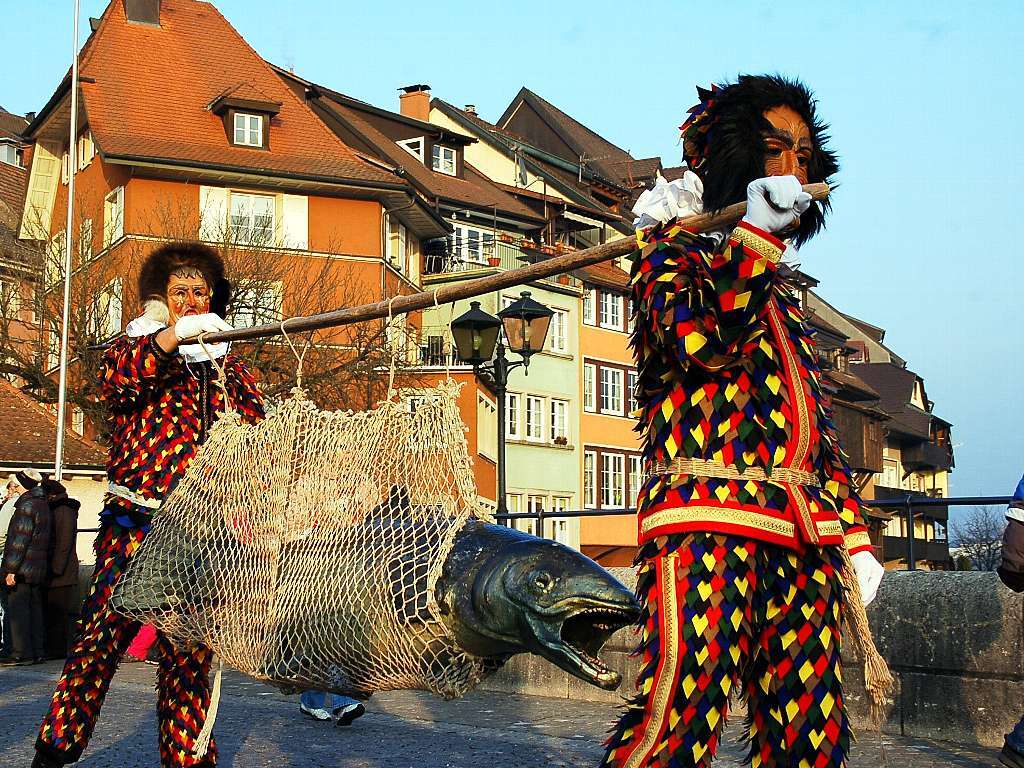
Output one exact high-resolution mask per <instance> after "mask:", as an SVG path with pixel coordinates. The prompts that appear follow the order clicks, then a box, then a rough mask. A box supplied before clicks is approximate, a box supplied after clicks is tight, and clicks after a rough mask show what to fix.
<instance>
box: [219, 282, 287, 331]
mask: <svg viewBox="0 0 1024 768" xmlns="http://www.w3.org/2000/svg"><path fill="white" fill-rule="evenodd" d="M283 304H284V283H283V282H282V281H280V280H244V279H243V280H239V281H238V288H237V290H236V292H235V295H234V298H233V299H232V301H231V320H230V322H231V325H234V326H236V327H238V328H252V327H253V326H254V325H263V324H265V323H279V322H281V318H282V317H283V314H282V311H283Z"/></svg>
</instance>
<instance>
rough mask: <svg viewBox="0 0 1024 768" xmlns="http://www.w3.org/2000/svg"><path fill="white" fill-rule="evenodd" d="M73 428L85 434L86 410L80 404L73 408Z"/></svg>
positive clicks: (77, 432) (80, 433)
mask: <svg viewBox="0 0 1024 768" xmlns="http://www.w3.org/2000/svg"><path fill="white" fill-rule="evenodd" d="M71 429H72V430H74V431H75V433H76V434H79V435H84V434H85V411H83V410H82V409H81V408H79V407H78V406H75V407H73V408H72V409H71Z"/></svg>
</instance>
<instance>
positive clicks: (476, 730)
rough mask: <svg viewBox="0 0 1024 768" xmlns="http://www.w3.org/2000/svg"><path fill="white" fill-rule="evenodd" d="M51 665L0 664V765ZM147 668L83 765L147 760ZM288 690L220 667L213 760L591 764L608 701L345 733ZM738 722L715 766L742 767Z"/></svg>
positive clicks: (871, 758)
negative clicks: (303, 711)
mask: <svg viewBox="0 0 1024 768" xmlns="http://www.w3.org/2000/svg"><path fill="white" fill-rule="evenodd" d="M59 673H60V665H59V664H58V663H56V662H50V663H48V664H46V665H43V666H36V667H15V668H10V667H8V668H3V669H0V768H28V765H29V763H30V762H31V757H32V745H33V744H34V742H35V733H36V729H37V727H38V725H39V719H40V718H41V716H42V714H43V712H44V711H45V709H46V706H47V704H48V703H49V698H50V695H51V693H52V691H53V683H54V681H55V680H56V678H57V676H58V674H59ZM154 681H155V669H154V668H153V667H151V666H146V665H143V664H126V665H124V666H123V667H122V668H121V670H120V671H119V672H118V675H117V677H116V678H115V679H114V683H113V686H112V687H111V691H110V695H109V696H108V697H107V701H106V704H105V705H104V707H103V713H102V715H101V717H100V721H99V725H98V727H97V729H96V733H95V734H94V737H93V740H92V743H91V744H90V745H89V749H88V750H87V751H86V754H85V757H83V759H82V760H81V761H80V762H79V763H78V765H80V766H82V767H83V768H131V767H133V766H147V767H150V766H156V765H157V764H158V763H157V750H156V724H155V717H154V702H155V698H156V694H155V692H154V690H153V685H154ZM297 698H298V697H296V696H284V695H282V694H280V693H278V692H277V691H276V690H275V689H273V688H269V687H267V686H265V685H262V684H260V683H256V682H254V681H252V680H250V679H249V678H246V677H243V676H241V675H239V674H236V673H226V674H225V676H224V689H223V694H222V699H221V704H220V712H219V714H218V716H217V727H216V731H215V733H216V735H217V742H218V744H219V745H220V755H221V760H220V765H222V766H238V768H262V767H263V766H275V767H276V766H302V767H303V768H318V767H319V766H325V767H326V766H330V767H331V768H384V766H387V768H406V767H408V768H413V767H415V768H480V767H483V768H541V767H543V766H552V767H553V768H560V767H564V766H593V765H595V764H596V763H597V760H598V759H599V757H600V755H601V746H600V744H601V742H602V740H603V738H604V734H605V732H606V731H607V729H608V727H609V726H610V724H611V721H612V720H613V719H614V717H615V711H614V709H612V708H609V707H608V706H607V705H602V704H593V703H587V702H572V701H566V700H564V699H546V698H539V697H531V696H509V695H503V694H496V693H486V692H475V693H472V694H470V695H469V696H467V697H466V698H464V699H460V700H458V701H450V702H445V701H441V700H440V699H436V698H434V697H432V696H429V695H427V694H423V693H419V692H409V691H401V692H389V693H384V694H378V695H376V696H374V697H373V698H372V699H371V701H370V703H369V705H368V707H367V709H368V711H367V714H366V716H365V717H363V718H362V719H360V720H357V721H356V722H355V723H354V724H353V725H352V726H351V727H349V728H335V727H333V726H331V725H329V724H327V723H319V722H315V721H313V720H310V719H308V718H306V717H303V716H302V715H300V713H299V711H298V704H297ZM740 721H741V718H734V720H733V723H732V724H731V725H730V727H729V728H728V730H727V733H726V739H725V746H724V747H723V749H722V752H721V755H720V759H719V760H718V761H717V762H716V763H715V766H716V768H738V767H739V766H740V765H741V758H742V754H743V749H742V747H741V746H740V745H739V744H738V740H739V738H740V736H741V731H742V728H741V725H740ZM997 764H998V760H997V758H996V752H995V750H987V749H982V748H976V747H965V746H958V745H955V744H950V743H947V742H931V741H922V740H913V739H905V738H898V737H892V736H879V735H878V734H874V733H863V734H861V736H860V738H859V741H858V742H857V744H856V745H855V751H854V756H853V759H852V761H851V765H850V768H885V767H887V766H893V767H894V768H895V767H896V766H899V767H900V768H904V767H906V768H939V767H940V766H941V767H942V768H948V767H950V766H952V767H954V768H992V766H996V765H997Z"/></svg>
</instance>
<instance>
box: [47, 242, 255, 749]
mask: <svg viewBox="0 0 1024 768" xmlns="http://www.w3.org/2000/svg"><path fill="white" fill-rule="evenodd" d="M229 297H230V287H229V285H228V283H227V280H225V278H224V264H223V262H222V261H221V258H220V256H218V255H217V253H216V252H214V251H213V250H212V249H210V248H209V247H207V246H205V245H201V244H199V243H170V244H168V245H165V246H162V247H160V248H159V249H157V250H156V251H154V252H153V253H152V254H151V255H150V256H149V257H148V258H147V260H146V261H145V263H144V264H143V265H142V269H141V271H140V273H139V300H140V301H141V302H143V303H144V306H145V314H144V315H143V316H141V317H138V318H136V319H135V320H133V321H132V322H131V323H129V324H128V328H127V330H126V332H125V335H124V336H121V337H120V338H118V339H117V340H115V341H114V342H113V344H112V345H111V346H110V347H109V348H108V349H107V351H106V352H105V354H104V355H103V360H102V363H101V366H100V378H101V383H100V397H101V399H102V401H103V403H104V405H105V406H106V409H107V414H108V418H109V421H110V453H109V456H108V459H107V478H108V480H109V483H108V489H107V495H106V498H105V499H104V507H103V511H102V512H101V513H100V531H99V534H98V536H97V538H96V545H95V547H96V569H95V571H94V573H93V577H92V585H91V587H90V590H89V594H88V597H86V599H85V604H84V605H83V607H82V619H81V626H80V630H79V633H78V636H77V637H76V639H75V641H74V643H73V644H72V646H71V649H70V650H69V651H68V657H67V661H66V662H65V664H64V671H63V673H62V674H61V677H60V680H58V681H57V688H56V690H55V691H54V694H53V700H52V702H51V704H50V709H49V711H48V712H47V714H46V717H45V718H44V720H43V724H42V726H41V728H40V730H39V738H38V739H37V741H36V757H35V760H34V762H33V763H32V765H33V768H48V767H49V766H59V765H66V764H68V763H73V762H75V761H77V760H78V758H79V757H81V755H82V752H83V750H84V749H85V747H86V745H87V744H88V742H89V738H90V736H91V735H92V731H93V728H94V727H95V725H96V719H97V718H98V717H99V711H100V706H101V705H102V704H103V699H104V697H105V696H106V693H107V688H108V687H109V685H110V681H111V678H113V676H114V672H115V671H116V670H117V665H118V664H119V663H120V660H121V657H122V655H123V654H124V652H125V650H126V649H127V647H128V644H129V643H130V642H131V640H132V638H133V637H134V636H135V633H136V631H138V629H139V623H138V622H135V621H129V620H128V619H126V618H124V617H123V616H120V615H119V614H116V613H114V612H113V611H112V610H111V609H110V608H109V606H108V601H109V599H110V595H111V592H112V591H113V589H114V586H115V585H116V584H117V580H118V579H119V578H120V577H121V575H122V574H123V573H124V571H125V568H126V567H127V565H128V562H129V561H130V560H131V557H132V555H133V554H134V553H135V551H136V550H137V549H138V548H139V545H140V544H141V543H142V540H143V538H144V537H145V536H146V533H147V532H148V531H149V529H150V524H151V520H152V515H153V512H154V510H155V509H156V508H157V507H158V506H159V505H160V501H161V500H162V499H163V498H164V497H165V495H166V494H167V493H168V492H169V490H170V489H171V488H172V487H173V484H174V482H175V481H176V480H177V479H178V478H179V477H181V475H182V474H183V473H184V471H185V468H186V467H187V466H188V463H189V461H190V460H191V459H192V457H193V455H194V454H195V452H196V450H197V449H198V447H199V445H200V444H201V443H202V442H203V441H204V440H205V439H206V435H207V433H208V431H209V429H210V426H211V425H212V422H213V419H214V418H215V416H216V415H217V414H218V413H220V412H222V411H223V410H224V392H223V391H222V390H221V387H220V386H219V384H221V383H223V384H224V387H225V389H226V390H227V393H228V395H229V402H230V404H231V407H232V408H234V409H235V410H236V411H238V413H239V414H240V415H241V417H242V419H243V420H244V421H246V422H248V423H254V422H256V421H258V420H260V419H261V418H263V403H262V398H261V397H260V394H259V392H258V391H257V388H256V382H255V381H254V380H253V378H252V376H251V375H250V373H249V371H248V370H247V369H246V367H245V365H244V364H243V363H242V361H241V360H239V359H238V358H236V357H235V356H233V355H231V354H227V346H226V345H215V344H210V345H206V346H205V347H202V346H200V345H195V344H191V345H179V343H178V342H179V341H180V340H181V339H186V338H192V337H194V336H197V335H199V334H200V333H203V332H211V331H216V330H223V329H226V328H229V327H230V326H228V325H227V323H225V322H224V320H223V315H224V313H225V311H226V309H227V304H228V300H229ZM211 356H212V357H213V358H214V359H216V360H218V365H219V366H220V367H221V369H222V370H223V371H224V373H225V376H226V378H225V380H224V381H223V382H218V381H217V379H218V376H219V374H218V370H217V366H214V365H213V363H212V362H211V359H210V358H211ZM156 648H157V650H158V653H159V657H160V659H159V670H158V677H157V717H158V730H159V747H160V764H161V766H213V765H216V763H217V748H216V744H215V742H214V741H213V740H211V741H210V743H209V747H208V749H207V750H206V751H205V752H203V753H202V754H197V753H196V749H195V747H196V738H197V737H198V735H199V732H200V730H201V729H202V727H203V724H204V722H205V720H206V711H207V708H208V706H209V703H210V685H209V669H210V660H211V657H212V655H213V654H212V651H211V650H210V649H209V648H207V647H205V646H203V645H194V646H191V647H179V646H176V645H174V644H172V643H171V642H170V641H169V640H168V639H167V638H166V637H164V636H163V635H162V634H160V635H158V637H157V641H156Z"/></svg>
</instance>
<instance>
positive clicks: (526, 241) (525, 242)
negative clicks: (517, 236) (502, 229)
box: [519, 237, 537, 249]
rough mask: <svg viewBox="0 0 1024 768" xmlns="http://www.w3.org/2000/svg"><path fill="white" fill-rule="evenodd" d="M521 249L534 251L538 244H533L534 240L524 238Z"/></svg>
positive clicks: (520, 242)
mask: <svg viewBox="0 0 1024 768" xmlns="http://www.w3.org/2000/svg"><path fill="white" fill-rule="evenodd" d="M519 247H520V248H529V249H533V248H536V247H537V244H536V243H535V242H533V240H530V239H528V238H525V237H524V238H523V239H522V240H520V241H519Z"/></svg>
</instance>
